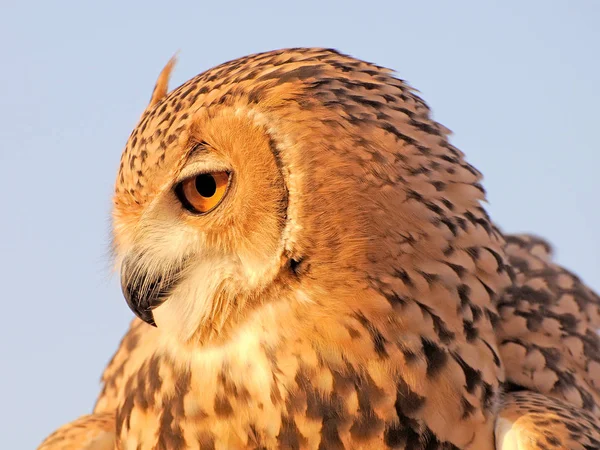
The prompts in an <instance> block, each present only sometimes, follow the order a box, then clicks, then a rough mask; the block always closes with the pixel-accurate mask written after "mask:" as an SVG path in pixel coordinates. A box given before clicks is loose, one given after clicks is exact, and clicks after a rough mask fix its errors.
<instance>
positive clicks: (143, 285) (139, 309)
mask: <svg viewBox="0 0 600 450" xmlns="http://www.w3.org/2000/svg"><path fill="white" fill-rule="evenodd" d="M139 260H140V258H139V255H135V254H133V255H129V256H127V257H126V258H125V259H124V260H123V264H122V265H121V290H122V291H123V295H124V296H125V300H126V301H127V305H128V306H129V308H130V309H131V310H132V311H133V312H134V313H135V315H136V316H138V317H139V318H140V319H142V320H143V321H144V322H146V323H147V324H150V325H152V326H156V322H154V315H153V314H152V310H153V309H154V308H158V307H159V306H160V305H162V304H163V303H164V301H165V300H166V299H167V297H168V295H169V294H170V293H171V291H172V290H173V288H174V287H175V285H176V284H177V281H178V279H179V277H178V273H179V271H178V270H177V271H172V272H171V273H169V274H163V273H159V274H157V275H156V276H154V277H153V278H152V279H150V278H149V277H150V276H151V275H149V274H148V273H146V272H144V271H143V269H142V265H141V264H140V263H139V262H138V261H139Z"/></svg>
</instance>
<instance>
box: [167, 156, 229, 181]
mask: <svg viewBox="0 0 600 450" xmlns="http://www.w3.org/2000/svg"><path fill="white" fill-rule="evenodd" d="M231 171H232V170H231V167H230V166H229V165H227V164H225V163H224V162H223V161H221V160H219V159H217V158H215V157H214V156H212V157H211V155H202V157H201V158H198V159H197V160H196V161H193V162H190V163H188V164H187V165H186V166H185V167H184V168H183V169H181V171H180V172H179V175H178V176H177V179H176V181H175V184H178V183H181V182H182V181H184V180H187V179H188V178H191V177H195V176H198V175H202V174H203V173H213V172H231Z"/></svg>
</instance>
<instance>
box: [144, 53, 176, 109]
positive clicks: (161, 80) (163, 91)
mask: <svg viewBox="0 0 600 450" xmlns="http://www.w3.org/2000/svg"><path fill="white" fill-rule="evenodd" d="M176 62H177V53H175V54H174V55H173V56H172V57H171V59H170V60H169V62H168V63H167V65H166V66H165V67H164V68H163V70H162V71H161V72H160V75H159V76H158V80H156V85H155V86H154V91H153V92H152V98H151V99H150V104H149V105H148V108H151V107H152V106H154V105H156V104H157V103H158V102H159V101H160V100H161V99H162V98H163V97H164V96H165V95H167V92H168V90H169V78H171V72H172V71H173V67H175V63H176Z"/></svg>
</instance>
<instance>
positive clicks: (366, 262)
mask: <svg viewBox="0 0 600 450" xmlns="http://www.w3.org/2000/svg"><path fill="white" fill-rule="evenodd" d="M172 67H173V61H171V62H170V63H169V64H168V65H167V66H166V67H165V69H164V70H163V72H162V73H161V76H160V77H159V80H158V82H157V85H156V87H155V90H154V93H153V95H152V99H151V101H150V105H149V106H148V108H147V109H146V111H145V112H144V113H143V115H142V117H141V119H140V121H139V124H138V125H137V127H136V128H135V130H134V131H133V132H132V134H131V136H130V138H129V140H128V142H127V145H126V148H125V150H124V153H123V155H122V158H121V164H120V168H119V172H118V177H117V182H116V189H115V195H114V210H113V236H114V239H113V244H114V245H113V246H114V251H115V254H116V259H117V262H118V264H119V266H120V273H121V279H122V287H123V292H124V295H125V298H126V299H127V302H128V304H129V306H130V307H131V309H132V310H133V311H134V312H135V313H136V314H137V315H138V316H139V317H140V318H141V319H143V320H144V321H146V322H148V323H150V324H152V325H156V326H158V327H159V329H160V328H165V329H167V330H169V331H171V332H172V334H173V335H176V336H178V339H180V340H182V341H188V340H190V339H201V340H208V339H217V338H218V337H219V336H224V335H227V333H228V332H230V331H231V330H232V329H235V327H236V324H239V323H240V322H242V321H243V320H244V318H245V317H246V315H247V314H249V312H251V311H256V310H257V309H259V308H261V307H265V305H269V304H272V303H274V302H285V303H286V304H288V305H289V307H290V308H298V310H299V311H302V312H303V313H306V314H320V315H323V316H332V315H333V316H335V315H337V314H343V313H344V312H346V311H349V310H357V309H360V308H368V307H369V304H370V302H369V301H370V299H371V298H373V296H379V297H385V298H388V299H389V302H390V303H393V301H394V299H395V300H400V299H402V297H403V296H415V295H418V293H419V292H422V290H423V289H426V286H427V284H428V283H429V282H430V281H431V277H437V278H436V279H437V280H438V281H441V282H443V283H446V284H447V285H448V286H451V287H452V286H454V287H456V286H459V285H460V284H461V277H462V276H463V274H460V273H458V272H459V269H456V270H455V271H454V272H453V271H452V270H449V271H448V270H445V269H442V268H441V266H442V265H443V266H444V267H447V266H446V265H445V264H446V262H448V261H452V258H455V257H458V256H457V255H462V254H463V253H464V252H466V251H467V250H468V249H476V248H495V246H497V241H498V238H497V236H496V231H495V230H494V229H493V227H492V226H491V225H490V223H489V220H488V218H487V215H486V214H485V211H484V210H483V209H482V207H481V205H480V202H481V201H482V200H483V199H484V192H483V189H482V188H481V186H480V184H479V180H480V175H479V173H478V172H477V171H476V170H475V169H473V167H472V166H470V165H469V164H468V163H466V162H465V161H464V159H463V155H462V153H461V152H460V151H458V150H457V149H456V148H454V147H453V146H452V145H450V144H449V142H448V131H447V130H446V129H445V128H444V127H442V126H441V125H439V124H438V123H436V122H435V121H433V120H432V119H431V117H430V111H429V109H428V107H427V106H426V105H425V103H424V102H423V101H422V100H421V99H420V98H419V97H418V96H417V95H416V94H415V93H414V91H413V90H412V89H411V88H410V87H409V86H407V85H406V84H405V83H404V82H403V81H401V80H399V79H397V78H395V77H394V76H393V75H392V73H391V72H390V71H389V70H387V69H384V68H382V67H379V66H376V65H373V64H370V63H367V62H363V61H360V60H357V59H354V58H351V57H349V56H346V55H342V54H340V53H338V52H337V51H334V50H328V49H290V50H281V51H274V52H269V53H262V54H256V55H251V56H248V57H244V58H241V59H237V60H234V61H231V62H228V63H225V64H223V65H220V66H218V67H215V68H213V69H211V70H209V71H207V72H204V73H203V74H200V75H198V76H196V77H195V78H193V79H191V80H190V81H188V82H186V83H185V84H183V85H182V86H180V87H179V88H177V89H175V90H173V91H172V92H170V93H167V82H168V78H169V74H170V72H171V69H172ZM472 251H475V250H472ZM455 263H456V261H455ZM456 265H458V263H456ZM460 265H461V266H464V267H463V269H464V270H465V271H466V272H467V273H470V272H471V271H472V268H471V266H469V265H468V264H460ZM457 273H458V274H457ZM497 283H499V281H498V280H496V279H494V277H493V275H490V276H489V278H488V279H487V280H486V286H487V287H489V288H490V289H491V290H493V289H494V288H495V284H497ZM392 306H393V305H392Z"/></svg>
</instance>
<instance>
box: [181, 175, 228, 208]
mask: <svg viewBox="0 0 600 450" xmlns="http://www.w3.org/2000/svg"><path fill="white" fill-rule="evenodd" d="M228 186H229V172H211V173H202V174H200V175H196V176H194V177H190V178H188V179H186V180H183V181H182V182H181V183H179V184H178V185H177V186H176V187H175V194H176V195H177V198H179V201H180V202H181V204H182V205H183V206H184V208H185V209H187V210H188V211H190V212H193V213H195V214H205V213H207V212H209V211H211V210H212V209H213V208H215V207H216V206H217V205H218V204H219V203H221V200H222V199H223V197H224V196H225V193H226V192H227V187H228Z"/></svg>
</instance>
